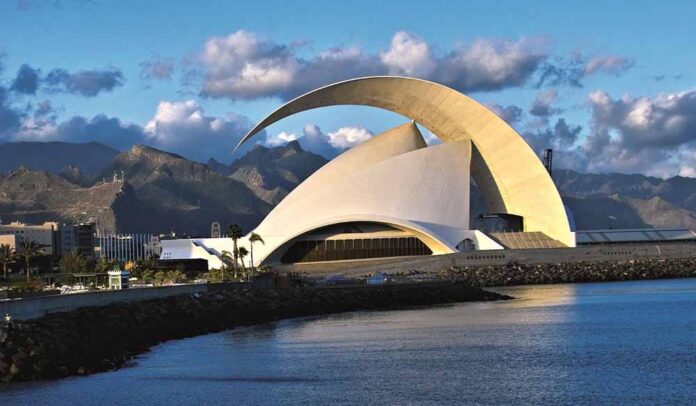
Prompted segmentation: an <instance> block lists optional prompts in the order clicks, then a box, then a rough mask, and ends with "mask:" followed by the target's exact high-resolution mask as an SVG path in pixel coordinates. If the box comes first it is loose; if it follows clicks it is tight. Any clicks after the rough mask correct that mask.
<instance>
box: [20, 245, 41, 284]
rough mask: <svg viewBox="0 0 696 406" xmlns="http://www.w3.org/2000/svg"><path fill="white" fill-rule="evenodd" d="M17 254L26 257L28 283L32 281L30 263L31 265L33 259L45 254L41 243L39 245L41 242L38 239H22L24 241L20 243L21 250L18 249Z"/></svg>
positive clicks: (25, 270)
mask: <svg viewBox="0 0 696 406" xmlns="http://www.w3.org/2000/svg"><path fill="white" fill-rule="evenodd" d="M17 255H19V256H20V257H21V258H22V259H24V265H25V266H24V272H26V274H27V285H28V284H29V282H30V281H31V270H30V269H29V265H31V260H32V259H34V258H36V257H40V256H41V255H43V252H41V245H39V243H37V242H36V241H32V240H28V241H22V243H21V244H19V250H17Z"/></svg>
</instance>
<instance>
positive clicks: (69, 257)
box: [58, 250, 87, 273]
mask: <svg viewBox="0 0 696 406" xmlns="http://www.w3.org/2000/svg"><path fill="white" fill-rule="evenodd" d="M58 265H59V266H60V271H61V272H63V273H84V272H85V271H86V270H87V259H86V258H85V257H84V256H83V255H82V254H80V253H79V252H77V250H72V251H70V252H68V253H66V254H63V256H62V257H61V258H60V262H59V263H58Z"/></svg>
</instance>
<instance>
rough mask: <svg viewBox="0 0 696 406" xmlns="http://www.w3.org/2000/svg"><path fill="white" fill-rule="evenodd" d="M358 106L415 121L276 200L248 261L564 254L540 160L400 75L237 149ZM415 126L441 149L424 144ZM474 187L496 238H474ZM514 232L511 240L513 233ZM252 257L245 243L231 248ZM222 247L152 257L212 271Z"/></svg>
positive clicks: (168, 249)
mask: <svg viewBox="0 0 696 406" xmlns="http://www.w3.org/2000/svg"><path fill="white" fill-rule="evenodd" d="M341 104H356V105H367V106H373V107H379V108H383V109H387V110H391V111H394V112H397V113H400V114H402V115H404V116H406V117H408V118H410V119H412V120H413V121H411V122H409V123H406V124H404V125H401V126H398V127H395V128H393V129H391V130H387V131H385V132H384V133H382V134H379V135H377V136H375V137H373V138H371V139H370V140H368V141H366V142H364V143H362V144H360V145H358V146H356V147H353V148H352V149H350V150H348V151H346V152H344V153H343V154H341V155H340V156H338V157H336V158H335V159H333V160H332V161H331V162H329V163H327V164H326V165H324V166H323V167H322V168H321V169H320V170H318V171H317V172H316V173H314V174H313V175H312V176H310V177H309V178H307V179H306V180H305V181H304V182H303V183H301V184H300V185H299V186H297V187H296V188H295V190H293V191H292V193H290V194H289V195H288V196H286V197H285V199H283V200H282V201H281V202H280V203H279V204H278V205H277V206H276V207H275V208H274V209H273V211H271V213H270V214H269V215H268V216H267V217H266V218H265V219H264V220H263V221H262V222H261V224H260V225H259V226H258V227H257V228H256V229H255V230H254V232H255V233H256V234H259V235H260V236H261V237H262V238H263V239H264V244H259V243H257V244H254V247H253V252H254V262H255V264H256V265H259V264H264V265H265V264H269V265H272V264H279V263H297V262H317V261H344V260H361V259H367V258H384V257H395V256H413V255H437V254H447V253H453V252H459V251H470V250H494V249H503V248H506V247H508V246H509V245H507V244H506V242H508V241H509V242H511V243H512V242H514V247H516V248H531V247H535V248H536V247H567V246H574V245H575V241H574V236H573V233H572V232H571V230H570V226H569V223H568V219H567V217H566V212H565V209H564V207H563V203H562V201H561V198H560V195H559V193H558V191H557V190H556V188H555V186H554V184H553V181H552V180H551V177H550V176H549V174H548V172H547V171H546V170H545V168H544V167H543V165H542V164H541V162H540V161H539V158H538V157H537V156H536V155H535V154H534V152H533V151H532V150H531V148H530V147H529V146H528V145H527V144H526V143H525V142H524V140H523V139H522V137H520V136H519V134H517V133H516V132H515V130H514V129H512V128H511V127H510V126H509V125H508V124H507V123H505V122H504V121H503V120H502V119H500V118H499V117H498V116H496V115H495V114H494V113H493V112H491V111H490V110H488V109H487V108H486V107H484V106H483V105H481V104H479V103H477V102H475V101H473V100H472V99H470V98H468V97H466V96H464V95H462V94H461V93H458V92H456V91H454V90H452V89H449V88H447V87H445V86H442V85H439V84H435V83H432V82H427V81H423V80H418V79H410V78H399V77H375V78H362V79H355V80H350V81H346V82H339V83H336V84H334V85H329V86H326V87H323V88H320V89H317V90H315V91H313V92H310V93H308V94H306V95H304V96H300V97H298V98H297V99H295V100H293V101H291V102H289V103H288V104H286V105H284V106H282V107H280V108H279V109H278V110H276V111H275V112H273V113H272V114H271V115H269V116H268V117H267V118H266V119H264V120H263V121H261V122H260V123H259V124H258V125H257V126H256V127H254V129H252V130H251V131H250V132H249V134H247V136H246V137H245V138H244V139H243V140H242V142H244V141H245V140H247V139H249V138H250V137H252V136H253V135H254V134H256V133H258V132H260V131H261V130H262V129H263V128H265V127H266V126H268V125H271V124H273V123H275V122H276V121H278V120H280V119H282V118H285V117H287V116H290V115H292V114H294V113H297V112H300V111H304V110H309V109H313V108H317V107H323V106H329V105H341ZM416 122H418V123H420V124H422V125H424V126H425V127H427V128H428V129H429V130H430V131H431V132H432V133H433V134H435V135H436V136H438V137H439V138H440V139H441V140H442V141H443V142H442V143H441V144H438V145H431V146H428V145H427V144H426V142H425V140H424V138H423V136H422V135H421V133H420V131H419V129H418V127H417V126H416ZM471 178H473V179H474V180H475V181H476V183H477V186H478V187H479V189H480V190H481V193H482V194H483V196H484V199H485V201H486V204H487V207H488V209H489V210H490V211H491V213H494V214H495V216H496V219H498V220H500V221H503V222H508V221H509V227H508V226H503V227H502V230H505V231H506V232H500V233H494V232H489V233H485V232H483V231H481V230H473V229H471V226H470V219H469V195H470V192H469V191H470V179H471ZM511 230H512V232H511ZM239 245H240V246H245V247H246V248H247V249H248V250H249V251H251V247H250V244H249V242H248V239H246V238H244V239H242V240H241V241H239ZM222 251H230V252H231V251H232V243H231V240H230V239H192V240H176V241H163V242H162V256H161V258H162V259H186V258H204V259H208V261H209V267H211V268H214V267H217V265H220V261H219V256H220V255H221V253H222Z"/></svg>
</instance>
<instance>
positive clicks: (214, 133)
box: [0, 88, 265, 162]
mask: <svg viewBox="0 0 696 406" xmlns="http://www.w3.org/2000/svg"><path fill="white" fill-rule="evenodd" d="M1 90H2V88H0V136H2V137H3V139H4V140H6V141H67V142H76V143H84V142H92V141H96V142H100V143H102V144H105V145H109V146H111V147H114V148H116V149H119V150H126V149H129V148H130V147H131V146H133V145H134V144H147V145H150V146H152V147H155V148H159V149H162V150H165V151H169V152H174V153H177V154H180V155H182V156H185V157H187V158H190V159H194V160H197V161H201V162H206V161H207V160H208V159H209V158H211V157H213V158H215V159H217V160H219V161H222V162H229V161H230V160H231V158H233V154H232V151H233V149H234V147H235V146H236V144H237V142H238V141H239V140H240V139H241V137H242V136H243V135H244V134H245V133H246V131H247V130H248V129H249V128H251V122H250V121H249V120H248V119H247V118H245V117H242V116H238V115H234V114H230V115H229V117H227V118H222V117H212V116H208V115H206V114H205V111H204V110H203V108H202V107H201V106H200V105H199V104H198V103H196V102H195V101H193V100H187V101H179V102H168V101H162V102H160V103H159V105H158V106H157V111H156V112H155V114H154V116H153V117H152V118H151V119H150V120H149V121H148V122H147V124H146V125H145V126H144V127H142V126H140V125H137V124H132V123H128V122H125V121H123V120H121V119H119V118H118V117H109V116H106V115H104V114H98V115H96V116H94V117H92V118H87V117H83V116H73V117H71V118H69V119H67V120H64V121H62V122H57V117H56V114H55V111H54V109H53V106H52V105H51V104H50V102H48V101H43V102H40V103H38V104H37V105H36V106H35V107H34V108H33V114H20V113H19V112H18V111H16V110H13V109H5V107H4V106H5V102H4V100H5V99H4V94H5V93H4V92H2V91H1ZM262 135H265V132H262ZM251 147H252V145H251V144H249V145H245V146H244V147H243V148H241V149H240V151H237V153H236V155H235V156H240V155H241V154H244V153H245V152H246V151H248V150H249V149H250V148H251Z"/></svg>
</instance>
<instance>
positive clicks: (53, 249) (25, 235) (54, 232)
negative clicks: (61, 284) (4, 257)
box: [0, 222, 60, 255]
mask: <svg viewBox="0 0 696 406" xmlns="http://www.w3.org/2000/svg"><path fill="white" fill-rule="evenodd" d="M59 229H60V225H59V224H58V223H55V222H46V223H43V224H41V225H30V224H24V223H20V222H13V223H10V224H0V234H3V235H8V234H10V235H15V236H16V237H17V245H19V244H21V243H22V242H24V241H34V242H36V243H38V244H40V245H42V246H43V247H42V248H41V251H42V252H43V254H44V255H53V254H56V253H58V246H57V244H58V241H59V237H58V233H59Z"/></svg>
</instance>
